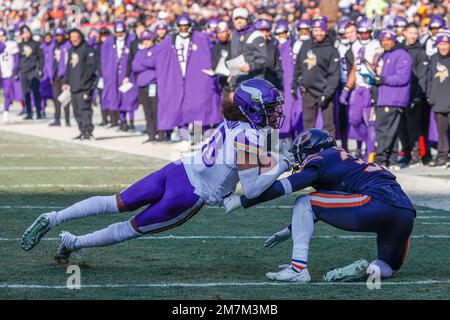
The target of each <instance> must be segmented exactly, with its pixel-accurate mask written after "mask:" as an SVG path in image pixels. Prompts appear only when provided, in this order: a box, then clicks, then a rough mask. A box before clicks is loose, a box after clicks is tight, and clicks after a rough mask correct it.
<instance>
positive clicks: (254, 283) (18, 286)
mask: <svg viewBox="0 0 450 320" xmlns="http://www.w3.org/2000/svg"><path fill="white" fill-rule="evenodd" d="M439 284H450V280H433V279H426V280H417V281H381V287H383V286H424V285H439ZM299 285H304V286H358V287H359V286H361V287H365V286H367V283H366V282H340V283H337V282H311V283H307V284H300V283H292V282H268V281H223V282H204V283H192V282H191V283H189V282H168V283H141V284H138V283H136V284H132V283H118V284H114V283H104V284H86V285H81V289H120V288H180V287H184V288H208V287H261V286H299ZM0 289H67V286H64V285H41V284H9V283H0Z"/></svg>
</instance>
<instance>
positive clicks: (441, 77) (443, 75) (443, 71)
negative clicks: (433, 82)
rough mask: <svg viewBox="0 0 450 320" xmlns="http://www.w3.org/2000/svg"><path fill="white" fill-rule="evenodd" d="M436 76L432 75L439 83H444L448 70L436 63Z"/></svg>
mask: <svg viewBox="0 0 450 320" xmlns="http://www.w3.org/2000/svg"><path fill="white" fill-rule="evenodd" d="M436 70H437V72H436V74H435V75H434V77H435V78H439V81H440V83H442V82H444V81H445V80H446V79H447V78H448V69H447V67H446V66H445V65H443V64H441V63H439V62H438V63H437V65H436Z"/></svg>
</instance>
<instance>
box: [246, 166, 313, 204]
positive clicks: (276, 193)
mask: <svg viewBox="0 0 450 320" xmlns="http://www.w3.org/2000/svg"><path fill="white" fill-rule="evenodd" d="M318 178H319V170H318V169H317V168H316V167H308V168H306V169H304V170H303V171H301V172H299V173H296V174H293V175H291V176H289V177H287V178H284V179H281V180H278V181H276V182H275V183H273V184H272V185H271V186H270V187H269V188H268V189H267V190H266V191H264V192H263V193H261V195H259V196H258V197H256V198H254V199H249V198H247V197H246V196H241V204H242V207H244V208H249V207H251V206H254V205H256V204H258V203H261V202H266V201H270V200H273V199H276V198H279V197H281V196H284V195H288V194H291V193H293V192H296V191H299V190H301V189H304V188H306V187H309V186H311V185H313V184H314V182H315V181H316V180H317V179H318Z"/></svg>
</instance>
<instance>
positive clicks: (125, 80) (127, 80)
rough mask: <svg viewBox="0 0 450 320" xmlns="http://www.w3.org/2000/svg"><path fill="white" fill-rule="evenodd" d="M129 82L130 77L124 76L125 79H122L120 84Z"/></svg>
mask: <svg viewBox="0 0 450 320" xmlns="http://www.w3.org/2000/svg"><path fill="white" fill-rule="evenodd" d="M128 82H130V79H129V78H128V77H126V78H125V79H123V81H122V84H125V83H128Z"/></svg>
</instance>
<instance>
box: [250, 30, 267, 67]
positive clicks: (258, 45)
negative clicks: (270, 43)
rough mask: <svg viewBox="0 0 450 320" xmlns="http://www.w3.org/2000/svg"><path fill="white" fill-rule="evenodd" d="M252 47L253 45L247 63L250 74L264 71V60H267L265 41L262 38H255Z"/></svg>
mask: <svg viewBox="0 0 450 320" xmlns="http://www.w3.org/2000/svg"><path fill="white" fill-rule="evenodd" d="M252 45H253V46H252V47H253V54H252V59H251V60H250V61H247V62H248V64H249V65H250V71H251V72H259V71H262V70H264V68H265V66H266V59H267V46H266V40H265V39H264V37H262V36H260V37H256V39H255V40H253V43H252Z"/></svg>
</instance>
